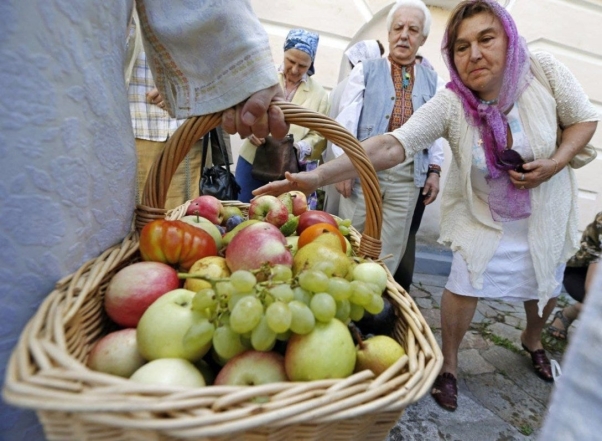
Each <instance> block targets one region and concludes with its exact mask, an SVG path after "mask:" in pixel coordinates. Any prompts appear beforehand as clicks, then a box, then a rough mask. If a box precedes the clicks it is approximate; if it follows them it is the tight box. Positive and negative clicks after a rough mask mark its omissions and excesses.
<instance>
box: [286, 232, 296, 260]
mask: <svg viewBox="0 0 602 441" xmlns="http://www.w3.org/2000/svg"><path fill="white" fill-rule="evenodd" d="M298 242H299V236H286V243H287V245H288V246H290V247H291V254H292V255H293V257H294V256H295V254H297V250H298V249H299V246H298Z"/></svg>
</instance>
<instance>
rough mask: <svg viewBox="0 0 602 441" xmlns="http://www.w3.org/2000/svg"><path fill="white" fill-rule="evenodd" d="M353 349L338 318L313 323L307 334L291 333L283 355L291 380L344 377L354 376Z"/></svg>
mask: <svg viewBox="0 0 602 441" xmlns="http://www.w3.org/2000/svg"><path fill="white" fill-rule="evenodd" d="M355 359H356V349H355V344H354V343H353V338H352V337H351V333H350V332H349V329H348V328H347V326H346V325H344V324H343V322H341V321H339V320H338V319H332V320H330V321H329V322H328V323H321V322H316V325H315V327H314V329H313V330H312V331H311V332H309V333H308V334H304V335H299V334H292V335H291V337H290V339H289V341H288V344H287V345H286V352H285V354H284V368H285V370H286V375H287V376H288V378H289V380H291V381H312V380H323V379H327V378H346V377H348V376H349V375H351V374H352V373H353V369H354V367H355Z"/></svg>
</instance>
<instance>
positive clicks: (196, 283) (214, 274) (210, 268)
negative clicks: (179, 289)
mask: <svg viewBox="0 0 602 441" xmlns="http://www.w3.org/2000/svg"><path fill="white" fill-rule="evenodd" d="M188 273H189V274H198V275H200V276H203V277H207V278H209V279H222V278H225V277H230V270H229V269H228V264H227V263H226V259H224V258H223V257H221V256H207V257H203V258H202V259H199V260H197V261H196V262H195V263H194V264H193V265H192V266H191V267H190V270H189V271H188ZM184 288H186V289H188V290H190V291H194V292H198V291H200V290H201V289H205V288H211V282H209V281H207V280H203V279H195V278H190V279H186V282H184Z"/></svg>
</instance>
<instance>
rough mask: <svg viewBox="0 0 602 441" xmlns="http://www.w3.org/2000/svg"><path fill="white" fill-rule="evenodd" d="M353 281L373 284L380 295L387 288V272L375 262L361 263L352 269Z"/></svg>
mask: <svg viewBox="0 0 602 441" xmlns="http://www.w3.org/2000/svg"><path fill="white" fill-rule="evenodd" d="M353 280H360V281H362V282H367V283H374V284H376V285H377V286H378V288H379V289H380V292H381V293H382V292H383V291H384V290H385V289H386V288H387V271H386V270H385V269H384V268H383V267H382V265H380V264H378V263H376V262H362V263H360V264H359V265H357V266H356V267H354V268H353Z"/></svg>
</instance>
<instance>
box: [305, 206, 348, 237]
mask: <svg viewBox="0 0 602 441" xmlns="http://www.w3.org/2000/svg"><path fill="white" fill-rule="evenodd" d="M322 222H325V223H327V224H330V225H332V226H333V227H337V228H338V227H339V224H338V223H337V221H336V219H335V218H334V217H333V216H332V214H330V213H327V212H325V211H322V210H307V211H305V212H303V213H301V214H300V215H299V225H298V226H297V234H299V235H300V234H301V233H302V232H303V230H305V229H306V228H307V227H309V226H311V225H314V224H319V223H322Z"/></svg>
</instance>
